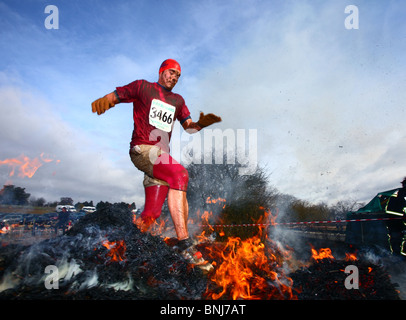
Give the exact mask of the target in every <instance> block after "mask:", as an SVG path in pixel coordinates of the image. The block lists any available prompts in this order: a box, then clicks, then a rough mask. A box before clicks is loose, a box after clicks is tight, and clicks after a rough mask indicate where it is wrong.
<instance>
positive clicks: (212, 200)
mask: <svg viewBox="0 0 406 320" xmlns="http://www.w3.org/2000/svg"><path fill="white" fill-rule="evenodd" d="M219 202H226V199H224V198H217V199H212V198H211V197H207V199H206V203H219Z"/></svg>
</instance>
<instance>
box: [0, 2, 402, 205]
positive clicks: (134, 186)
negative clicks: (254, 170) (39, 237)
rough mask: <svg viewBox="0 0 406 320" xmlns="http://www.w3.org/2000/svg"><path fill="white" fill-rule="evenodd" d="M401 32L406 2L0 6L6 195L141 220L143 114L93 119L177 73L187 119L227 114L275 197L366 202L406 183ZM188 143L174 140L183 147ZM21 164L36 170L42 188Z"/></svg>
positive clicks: (1, 152) (0, 123) (0, 152)
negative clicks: (110, 103) (137, 134)
mask: <svg viewBox="0 0 406 320" xmlns="http://www.w3.org/2000/svg"><path fill="white" fill-rule="evenodd" d="M49 4H52V5H55V6H56V8H57V9H58V11H57V12H56V11H53V12H50V11H48V12H45V8H46V7H47V5H49ZM350 4H351V5H355V6H356V8H357V9H358V21H357V19H356V16H355V13H356V12H355V11H351V12H348V11H347V13H346V12H345V8H346V7H347V6H348V5H350ZM56 13H57V18H58V19H56V16H55V14H56ZM51 14H54V16H53V17H55V19H53V20H51V19H50V15H51ZM350 15H351V17H350ZM405 16H406V3H405V2H404V1H402V0H399V1H370V0H368V1H355V0H354V1H341V0H335V1H286V0H283V1H282V0H281V1H273V0H272V1H271V0H267V1H265V0H264V1H261V0H231V1H218V0H216V1H214V0H213V1H210V0H208V1H186V0H185V1H159V0H139V1H130V0H116V1H108V0H97V1H96V0H84V1H83V0H80V1H79V0H55V1H51V2H50V1H41V0H19V1H15V0H1V1H0V18H1V19H0V35H1V36H0V45H1V48H2V50H1V51H0V110H1V117H0V135H1V139H0V184H9V183H12V184H14V185H16V186H21V187H24V188H26V191H27V192H29V193H31V194H32V196H33V197H44V198H45V199H46V200H47V201H52V200H58V199H59V198H60V197H63V196H70V197H72V198H73V199H74V201H75V202H77V201H86V200H93V201H95V203H97V202H98V201H100V200H103V201H110V202H118V201H126V202H133V201H135V203H136V204H137V206H139V207H140V206H142V205H143V201H144V198H143V196H144V195H143V187H142V174H141V173H139V172H138V171H137V169H135V168H134V167H133V165H132V163H131V161H130V159H129V156H128V147H129V142H130V137H131V132H132V106H131V105H130V104H121V105H118V106H117V107H116V108H114V109H112V110H109V111H108V112H106V113H105V114H103V115H101V116H97V115H95V114H92V113H91V102H92V101H94V100H95V99H97V98H99V97H101V96H103V95H105V94H106V93H109V92H111V91H113V90H114V89H115V87H117V86H122V85H125V84H127V83H130V82H131V81H133V80H136V79H146V80H149V81H156V80H157V77H158V68H159V65H160V63H161V62H162V61H163V60H164V59H166V58H174V59H177V60H178V61H179V62H180V64H181V66H182V76H181V79H180V81H179V83H178V84H177V86H176V87H175V89H174V91H175V92H177V93H180V94H181V95H182V96H183V97H184V98H185V100H186V103H187V105H188V107H189V109H190V111H191V113H192V117H193V118H194V119H196V120H197V117H198V115H199V112H200V111H205V112H213V113H216V114H218V115H220V116H221V117H222V118H223V122H222V123H221V124H218V125H216V128H217V129H220V130H222V131H221V132H223V133H224V132H231V133H233V132H234V133H236V132H237V129H240V132H242V133H245V138H246V140H247V141H248V138H249V137H248V134H249V132H250V131H249V130H250V129H252V130H251V132H255V133H256V135H257V141H256V142H255V145H251V146H249V147H250V148H251V149H252V150H251V151H252V152H254V151H255V150H256V151H255V152H257V160H258V165H260V166H262V167H265V168H266V170H267V172H268V173H269V174H270V181H271V184H272V185H273V186H274V187H275V188H277V189H278V190H279V191H280V192H283V193H288V194H291V195H293V196H295V197H297V198H300V199H304V200H308V201H311V202H314V203H319V202H322V201H327V202H330V203H334V202H335V201H339V200H346V199H348V198H351V199H353V200H357V201H366V200H369V199H370V198H372V197H373V196H374V195H375V194H376V193H377V192H379V191H383V190H388V189H391V188H395V187H398V186H400V184H399V181H401V179H402V178H403V177H404V176H406V162H405V161H404V159H405V154H406V151H405V150H406V139H405V136H406V126H405V118H406V117H405V116H406V113H405V111H406V105H405V101H406V93H405V92H406V90H404V88H405V84H406V83H405V77H406V72H405V68H406V63H405V62H406V61H405V52H406V22H405V20H404V17H405ZM47 18H48V20H47ZM350 18H354V19H355V20H354V19H352V20H350ZM346 19H347V27H348V25H349V24H350V25H351V24H352V25H353V26H355V23H356V22H358V29H348V28H346V24H345V21H346ZM56 23H58V25H56ZM50 24H51V25H53V26H54V27H55V26H57V27H58V29H49V27H50ZM213 129H214V128H213ZM227 130H228V131H227ZM185 139H187V138H185V137H184V135H183V134H182V131H181V130H180V128H179V127H175V134H174V142H173V143H174V144H176V143H177V145H181V144H182V143H183V144H185V143H187V140H186V142H185ZM178 141H181V142H178ZM236 143H238V142H236ZM247 148H248V147H247ZM175 149H176V148H175ZM175 151H176V150H175ZM247 152H248V151H247ZM175 153H176V152H175ZM24 157H26V159H27V158H28V159H30V160H35V161H36V163H37V164H39V165H40V167H39V168H38V170H36V171H35V174H34V175H33V176H32V177H31V178H28V177H24V176H23V175H22V174H21V172H20V171H19V170H20V167H19V166H18V163H22V162H23V160H24ZM6 159H17V160H18V161H19V162H18V161H17V164H14V165H9V164H6V162H5V160H6ZM203 165H209V164H203Z"/></svg>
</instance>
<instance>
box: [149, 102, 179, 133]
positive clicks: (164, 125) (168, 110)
mask: <svg viewBox="0 0 406 320" xmlns="http://www.w3.org/2000/svg"><path fill="white" fill-rule="evenodd" d="M175 110H176V109H175V107H174V106H172V105H170V104H168V103H166V102H163V101H161V100H158V99H153V100H152V103H151V108H150V110H149V124H150V125H152V126H154V127H155V128H157V129H160V130H163V131H165V132H170V131H171V130H172V124H173V117H174V115H175Z"/></svg>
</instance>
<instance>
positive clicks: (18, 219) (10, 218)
mask: <svg viewBox="0 0 406 320" xmlns="http://www.w3.org/2000/svg"><path fill="white" fill-rule="evenodd" d="M23 220H24V219H23V216H22V215H21V214H8V215H5V216H4V217H3V218H2V219H1V222H3V223H7V224H15V223H22V222H23Z"/></svg>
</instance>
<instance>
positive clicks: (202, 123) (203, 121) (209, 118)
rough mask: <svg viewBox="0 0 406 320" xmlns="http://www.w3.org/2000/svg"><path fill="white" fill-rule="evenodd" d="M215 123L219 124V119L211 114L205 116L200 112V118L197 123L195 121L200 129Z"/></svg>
mask: <svg viewBox="0 0 406 320" xmlns="http://www.w3.org/2000/svg"><path fill="white" fill-rule="evenodd" d="M216 122H221V118H220V117H218V116H216V115H215V114H213V113H209V114H206V115H205V114H204V113H203V112H200V117H199V121H197V124H198V125H199V127H200V128H205V127H208V126H210V125H212V124H213V123H216Z"/></svg>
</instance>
